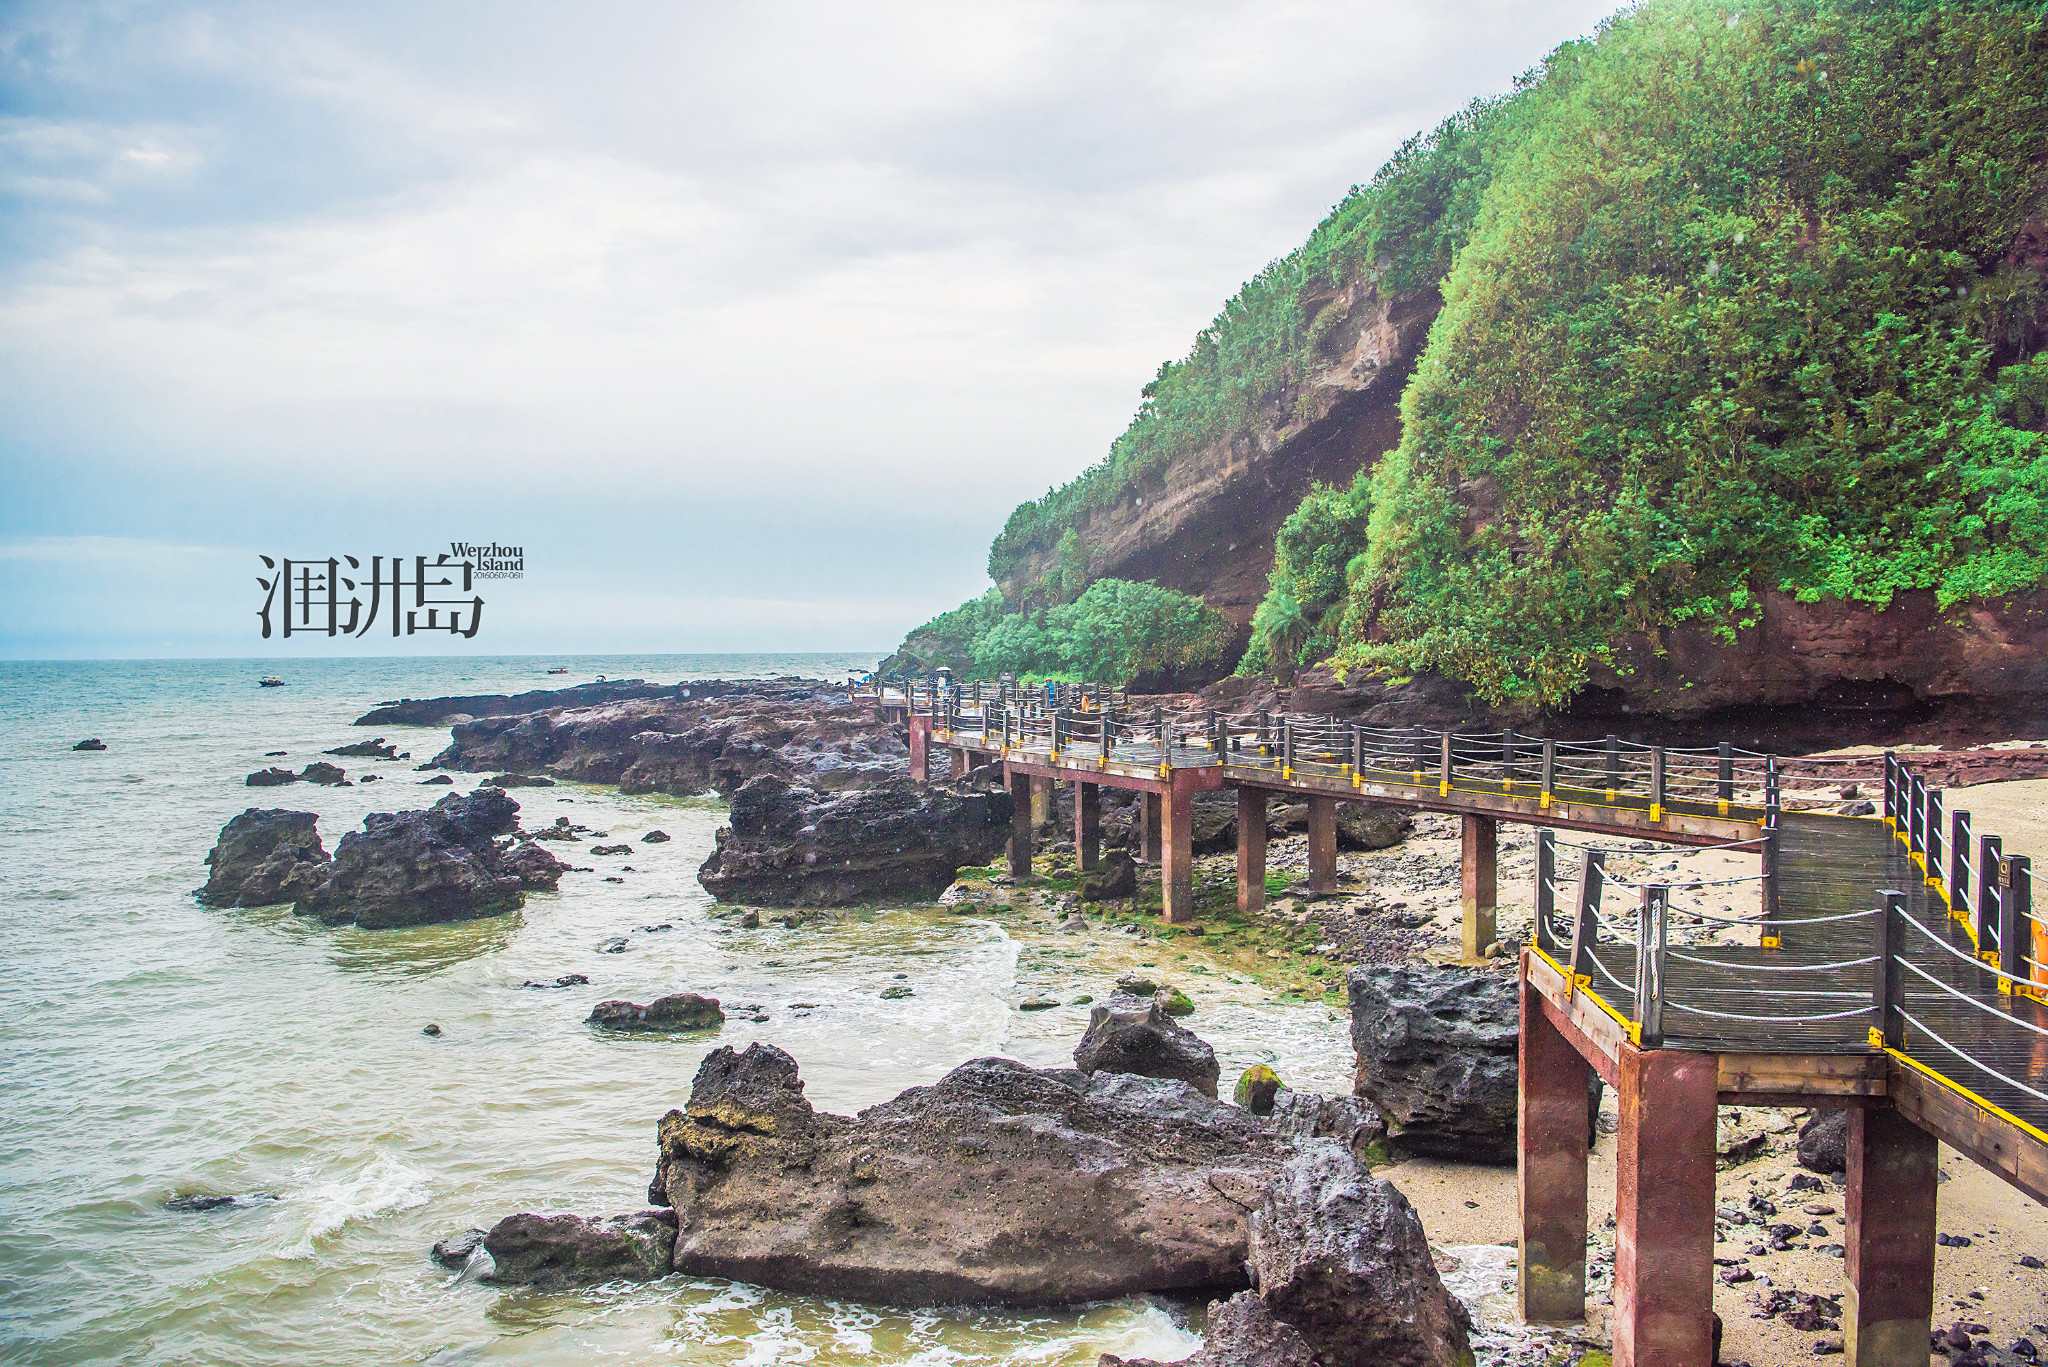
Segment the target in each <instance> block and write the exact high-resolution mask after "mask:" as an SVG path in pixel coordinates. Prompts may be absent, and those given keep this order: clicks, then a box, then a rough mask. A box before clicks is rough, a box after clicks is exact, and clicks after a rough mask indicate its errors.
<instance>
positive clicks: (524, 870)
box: [498, 841, 569, 892]
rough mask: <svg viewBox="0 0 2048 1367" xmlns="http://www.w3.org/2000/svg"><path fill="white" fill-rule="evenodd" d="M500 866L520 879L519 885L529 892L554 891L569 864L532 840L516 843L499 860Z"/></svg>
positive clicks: (567, 869)
mask: <svg viewBox="0 0 2048 1367" xmlns="http://www.w3.org/2000/svg"><path fill="white" fill-rule="evenodd" d="M498 864H499V867H500V868H502V869H503V870H504V871H505V872H506V873H508V874H510V875H512V877H514V878H517V879H518V880H519V886H520V887H522V888H524V889H525V890H526V891H528V892H553V891H554V890H555V885H556V884H557V883H559V882H560V881H561V879H562V875H563V874H565V873H567V872H568V871H569V866H568V865H567V864H564V863H563V862H562V861H561V860H559V859H557V858H555V857H554V856H553V855H552V854H549V853H548V852H547V851H546V850H544V849H542V848H541V847H540V846H539V845H536V844H534V843H533V842H532V841H527V842H525V843H523V844H520V845H516V846H514V847H513V848H512V849H510V850H507V851H506V852H505V853H504V854H503V855H501V856H500V857H499V860H498Z"/></svg>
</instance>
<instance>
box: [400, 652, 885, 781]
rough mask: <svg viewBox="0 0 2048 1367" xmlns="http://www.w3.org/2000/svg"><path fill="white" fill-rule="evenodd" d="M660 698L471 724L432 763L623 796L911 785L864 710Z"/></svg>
mask: <svg viewBox="0 0 2048 1367" xmlns="http://www.w3.org/2000/svg"><path fill="white" fill-rule="evenodd" d="M659 694H660V695H659V696H644V697H634V698H632V699H630V700H626V701H616V702H608V703H604V704H603V705H600V706H579V707H564V706H563V702H562V700H559V699H558V700H555V701H553V702H543V703H539V704H536V705H534V706H526V707H519V708H514V709H512V710H513V711H516V712H520V713H524V714H526V715H516V716H513V715H503V716H501V715H495V714H491V715H487V714H485V713H482V712H471V713H470V715H471V716H472V717H475V718H477V720H474V721H465V722H462V723H459V724H457V725H456V726H455V727H454V728H453V730H452V732H451V738H452V743H451V744H450V745H449V747H448V748H447V749H446V750H445V751H443V752H442V753H441V755H440V756H439V758H438V759H437V760H436V763H438V764H441V765H444V766H445V767H447V768H451V769H469V770H482V771H491V770H503V769H519V770H522V771H526V772H532V771H535V770H541V769H545V770H547V771H548V772H549V773H552V774H553V775H555V777H557V778H563V779H570V780H574V781H577V782H583V783H616V784H617V785H618V786H619V787H620V788H621V789H622V790H623V791H625V792H629V793H649V792H663V793H680V794H695V793H701V792H703V791H704V790H705V789H707V788H715V789H716V790H717V791H718V792H720V793H721V794H724V795H726V796H731V795H732V794H733V793H735V792H737V791H738V790H739V788H740V787H741V786H742V785H743V784H745V783H746V781H747V780H748V779H751V778H754V777H756V776H758V775H761V774H772V775H774V776H776V777H778V778H782V779H786V780H788V781H790V782H791V783H796V784H802V785H804V786H807V787H812V788H818V789H824V790H828V791H838V790H842V789H849V788H861V787H867V786H871V785H873V784H876V783H881V782H885V781H887V780H889V779H891V778H898V777H905V776H907V775H908V774H909V756H910V751H909V748H908V747H907V746H906V745H905V744H904V742H903V739H902V737H901V736H900V735H899V734H898V732H897V729H896V727H894V726H893V725H890V724H889V723H886V722H884V721H883V720H882V718H881V716H880V715H879V713H878V712H877V711H876V709H875V708H874V707H873V706H872V705H871V704H866V703H862V704H858V705H857V704H855V703H853V702H852V701H851V700H850V699H848V698H847V696H846V694H845V693H844V692H843V691H837V690H833V689H831V688H829V687H827V686H825V685H823V684H820V683H818V682H816V681H814V680H800V679H784V680H755V681H747V682H742V683H723V682H719V683H692V684H688V685H685V686H683V687H682V688H668V689H663V690H659ZM377 715H378V714H377V713H372V714H371V717H376V716H377ZM364 720H365V721H368V720H370V719H369V718H365V719H364Z"/></svg>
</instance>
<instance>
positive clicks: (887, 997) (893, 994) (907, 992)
mask: <svg viewBox="0 0 2048 1367" xmlns="http://www.w3.org/2000/svg"><path fill="white" fill-rule="evenodd" d="M916 995H917V993H916V992H915V991H913V990H912V989H910V988H908V987H905V986H903V985H901V984H898V985H897V986H895V987H885V988H883V989H882V1000H883V1001H885V1002H893V1001H901V1000H902V999H903V998H905V997H914V996H916Z"/></svg>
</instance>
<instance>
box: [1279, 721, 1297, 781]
mask: <svg viewBox="0 0 2048 1367" xmlns="http://www.w3.org/2000/svg"><path fill="white" fill-rule="evenodd" d="M1280 777H1282V778H1290V779H1291V778H1293V777H1294V718H1293V717H1292V716H1287V717H1282V718H1281V719H1280Z"/></svg>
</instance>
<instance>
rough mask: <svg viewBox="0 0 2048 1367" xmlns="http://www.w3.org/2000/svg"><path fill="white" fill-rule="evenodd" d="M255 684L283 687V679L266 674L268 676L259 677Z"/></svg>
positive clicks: (260, 686)
mask: <svg viewBox="0 0 2048 1367" xmlns="http://www.w3.org/2000/svg"><path fill="white" fill-rule="evenodd" d="M256 686H257V687H258V688H283V687H284V680H283V679H280V678H277V677H276V676H275V675H272V676H268V677H265V678H261V679H258V680H257V681H256Z"/></svg>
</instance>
